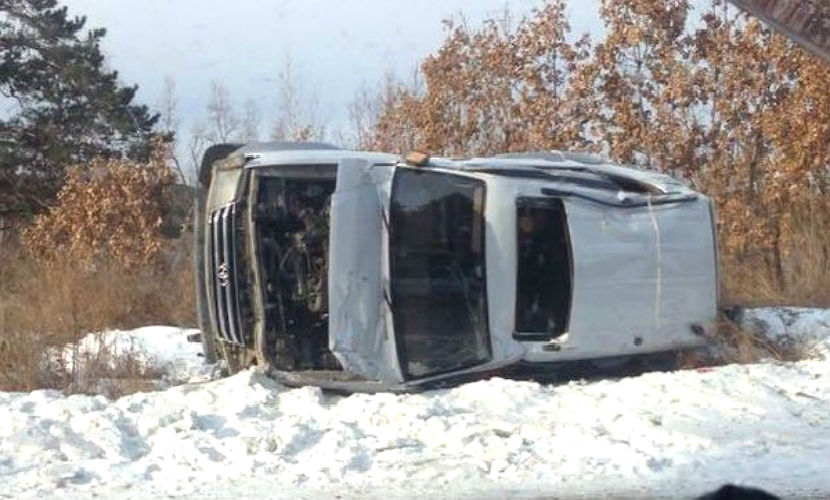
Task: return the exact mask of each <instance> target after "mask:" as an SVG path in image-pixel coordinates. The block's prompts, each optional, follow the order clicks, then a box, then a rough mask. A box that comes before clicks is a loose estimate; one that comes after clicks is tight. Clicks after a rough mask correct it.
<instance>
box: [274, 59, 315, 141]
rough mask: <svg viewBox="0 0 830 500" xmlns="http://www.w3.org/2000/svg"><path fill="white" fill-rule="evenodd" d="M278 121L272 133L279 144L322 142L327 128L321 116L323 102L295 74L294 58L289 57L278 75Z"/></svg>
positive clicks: (284, 61)
mask: <svg viewBox="0 0 830 500" xmlns="http://www.w3.org/2000/svg"><path fill="white" fill-rule="evenodd" d="M277 106H278V109H277V113H276V115H277V118H276V120H275V121H274V126H273V129H272V130H271V138H272V139H275V140H282V141H285V140H293V141H312V140H321V139H323V137H324V135H325V127H324V126H323V125H321V124H320V119H319V115H318V109H319V108H318V106H319V99H318V97H317V94H316V92H309V91H307V90H306V89H305V88H304V86H303V84H302V80H300V79H298V78H297V76H296V75H295V74H294V65H293V62H292V60H291V57H290V56H288V55H286V56H285V58H284V59H283V67H282V69H281V70H280V72H279V74H278V75H277Z"/></svg>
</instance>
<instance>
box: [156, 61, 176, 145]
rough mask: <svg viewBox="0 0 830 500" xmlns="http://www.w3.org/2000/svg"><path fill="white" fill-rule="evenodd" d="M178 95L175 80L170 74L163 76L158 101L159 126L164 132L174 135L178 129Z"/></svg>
mask: <svg viewBox="0 0 830 500" xmlns="http://www.w3.org/2000/svg"><path fill="white" fill-rule="evenodd" d="M178 107H179V97H178V94H177V92H176V80H174V79H173V77H172V76H170V75H167V76H165V77H164V87H163V88H162V91H161V100H160V102H159V115H161V116H160V117H159V126H160V127H161V130H162V132H163V133H165V134H169V135H171V136H175V134H176V132H177V131H178V129H179V112H178Z"/></svg>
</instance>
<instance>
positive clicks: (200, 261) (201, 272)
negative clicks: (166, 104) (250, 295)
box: [193, 144, 240, 363]
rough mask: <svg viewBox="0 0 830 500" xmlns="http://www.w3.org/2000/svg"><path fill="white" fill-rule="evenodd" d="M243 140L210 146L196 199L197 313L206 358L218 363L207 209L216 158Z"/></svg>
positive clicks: (202, 168)
mask: <svg viewBox="0 0 830 500" xmlns="http://www.w3.org/2000/svg"><path fill="white" fill-rule="evenodd" d="M239 146H240V144H216V145H213V146H211V147H209V148H207V150H205V154H204V156H203V157H202V164H201V166H200V167H199V172H197V174H198V176H197V179H198V180H197V183H196V195H195V199H194V200H193V274H194V276H195V279H194V282H195V283H194V284H195V286H196V315H197V317H198V320H199V329H200V330H201V331H202V335H201V339H202V352H204V354H205V359H207V360H208V362H210V363H215V362H216V361H217V360H218V359H219V353H218V351H217V345H216V344H217V340H216V332H215V331H213V324H212V323H211V321H210V313H209V312H208V297H207V283H206V281H205V275H206V273H207V271H206V269H205V211H206V201H207V200H206V197H207V191H208V189H209V188H210V182H211V175H212V167H213V162H215V161H216V160H219V159H222V158H225V157H226V156H228V155H229V154H230V153H231V152H233V151H234V150H235V149H237V148H239Z"/></svg>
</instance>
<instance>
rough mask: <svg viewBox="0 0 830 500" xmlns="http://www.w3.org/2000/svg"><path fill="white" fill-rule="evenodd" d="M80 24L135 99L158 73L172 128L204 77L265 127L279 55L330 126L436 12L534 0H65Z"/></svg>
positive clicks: (585, 24) (192, 109) (192, 106)
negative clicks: (174, 101)
mask: <svg viewBox="0 0 830 500" xmlns="http://www.w3.org/2000/svg"><path fill="white" fill-rule="evenodd" d="M64 3H65V4H67V5H68V6H69V9H70V12H71V13H72V14H78V15H86V16H87V18H88V24H87V27H99V26H100V27H104V28H107V30H108V32H107V36H106V37H105V39H104V42H103V48H104V51H105V53H106V55H107V57H108V59H109V62H110V65H111V66H112V68H114V69H116V70H118V71H119V72H120V75H121V79H122V81H123V82H124V83H127V84H138V85H139V95H138V99H139V100H140V101H141V102H143V103H145V104H148V105H150V106H152V107H158V104H159V102H160V101H161V94H162V89H163V87H164V80H165V77H166V76H170V77H172V78H173V79H174V80H175V82H176V86H177V90H178V105H179V109H178V111H179V115H180V134H181V135H184V134H186V132H187V131H188V130H189V129H190V127H191V126H192V124H193V123H194V122H195V121H197V120H200V119H202V117H203V115H204V108H205V106H206V103H207V101H208V94H209V89H210V82H211V80H217V81H220V82H222V83H223V84H224V85H225V86H226V87H227V88H228V90H229V91H230V94H231V97H232V98H233V100H234V101H235V103H236V104H237V105H238V106H239V107H240V108H241V105H242V103H243V102H244V101H245V100H246V99H249V98H250V99H253V100H255V101H256V102H257V103H261V105H260V111H261V114H262V115H263V120H264V123H263V134H266V133H267V131H268V130H269V129H270V125H271V124H270V123H269V122H270V120H269V118H270V117H273V115H274V109H275V107H276V76H277V74H278V73H279V70H280V68H281V67H282V61H283V60H284V57H285V55H286V54H290V57H291V59H292V60H293V63H294V67H295V70H296V73H297V74H298V75H299V76H300V77H301V79H302V80H303V81H304V84H305V85H306V86H307V87H310V88H313V89H315V91H316V93H317V94H318V95H319V101H320V108H321V113H320V114H321V115H322V118H324V119H325V120H326V121H327V122H328V123H330V124H331V125H332V126H331V127H330V128H336V127H338V126H342V125H343V124H344V122H345V116H346V111H345V110H346V106H347V105H348V103H349V102H350V101H351V100H352V99H353V98H354V96H355V93H356V92H357V91H358V90H359V89H360V88H361V87H362V86H363V85H369V86H374V85H376V84H378V83H379V82H380V81H381V79H382V77H383V75H384V73H386V72H390V71H391V72H394V73H395V74H396V75H399V76H405V75H410V74H412V72H413V71H414V69H415V68H416V66H417V64H418V62H419V61H420V60H422V59H423V58H424V57H425V56H426V55H428V54H429V53H431V52H433V51H434V50H435V49H437V48H438V47H439V46H440V44H441V41H442V40H443V38H444V31H443V26H442V23H441V20H442V19H446V18H448V17H452V16H453V15H456V14H458V13H460V12H461V13H463V14H464V16H465V17H466V19H467V20H468V22H469V23H470V24H471V25H474V26H477V25H478V24H479V23H480V21H481V20H482V19H486V18H488V17H494V16H498V15H500V14H501V13H502V12H503V11H504V9H505V7H507V8H509V9H510V11H511V13H513V14H514V15H515V16H517V17H518V16H521V15H522V14H525V13H527V12H529V11H530V10H531V9H532V8H534V7H539V6H541V5H543V4H544V2H543V1H542V0H507V1H505V0H417V1H414V0H382V1H381V0H348V1H343V0H235V1H227V0H140V1H135V0H131V1H128V0H64ZM569 20H570V23H571V27H572V29H573V31H574V32H575V33H582V32H586V31H587V32H591V33H592V35H594V36H597V35H598V34H599V23H598V20H597V7H596V0H571V2H570V4H569Z"/></svg>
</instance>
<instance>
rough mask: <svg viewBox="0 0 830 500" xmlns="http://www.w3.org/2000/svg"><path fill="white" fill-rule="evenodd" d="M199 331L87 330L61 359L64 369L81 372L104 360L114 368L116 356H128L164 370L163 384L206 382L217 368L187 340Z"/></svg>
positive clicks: (155, 369)
mask: <svg viewBox="0 0 830 500" xmlns="http://www.w3.org/2000/svg"><path fill="white" fill-rule="evenodd" d="M198 333H199V330H194V329H183V328H176V327H170V326H148V327H144V328H138V329H136V330H112V331H107V332H99V333H90V334H88V335H86V336H84V337H83V338H82V339H81V340H80V341H78V342H77V344H75V345H68V346H67V347H66V348H65V349H64V352H63V356H62V358H61V359H62V361H63V362H64V364H65V367H66V369H67V370H70V371H80V372H83V371H84V368H85V367H86V366H85V365H87V364H89V363H94V362H105V363H107V364H110V365H113V366H112V367H113V368H114V367H115V366H114V365H115V364H116V363H117V362H118V359H119V358H124V357H130V358H132V359H134V360H135V361H137V362H138V363H140V364H141V365H142V366H144V367H146V368H147V369H148V370H150V371H153V372H160V373H163V374H164V378H163V380H162V382H163V383H164V384H165V385H174V384H180V383H186V382H200V381H206V380H210V379H211V378H212V377H214V376H215V374H216V373H217V370H216V366H214V365H212V364H207V363H205V360H204V358H203V357H202V345H201V344H200V343H199V342H193V341H190V340H189V337H191V336H193V335H197V334H198ZM102 357H103V358H105V359H103V360H102V359H101V358H102Z"/></svg>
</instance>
